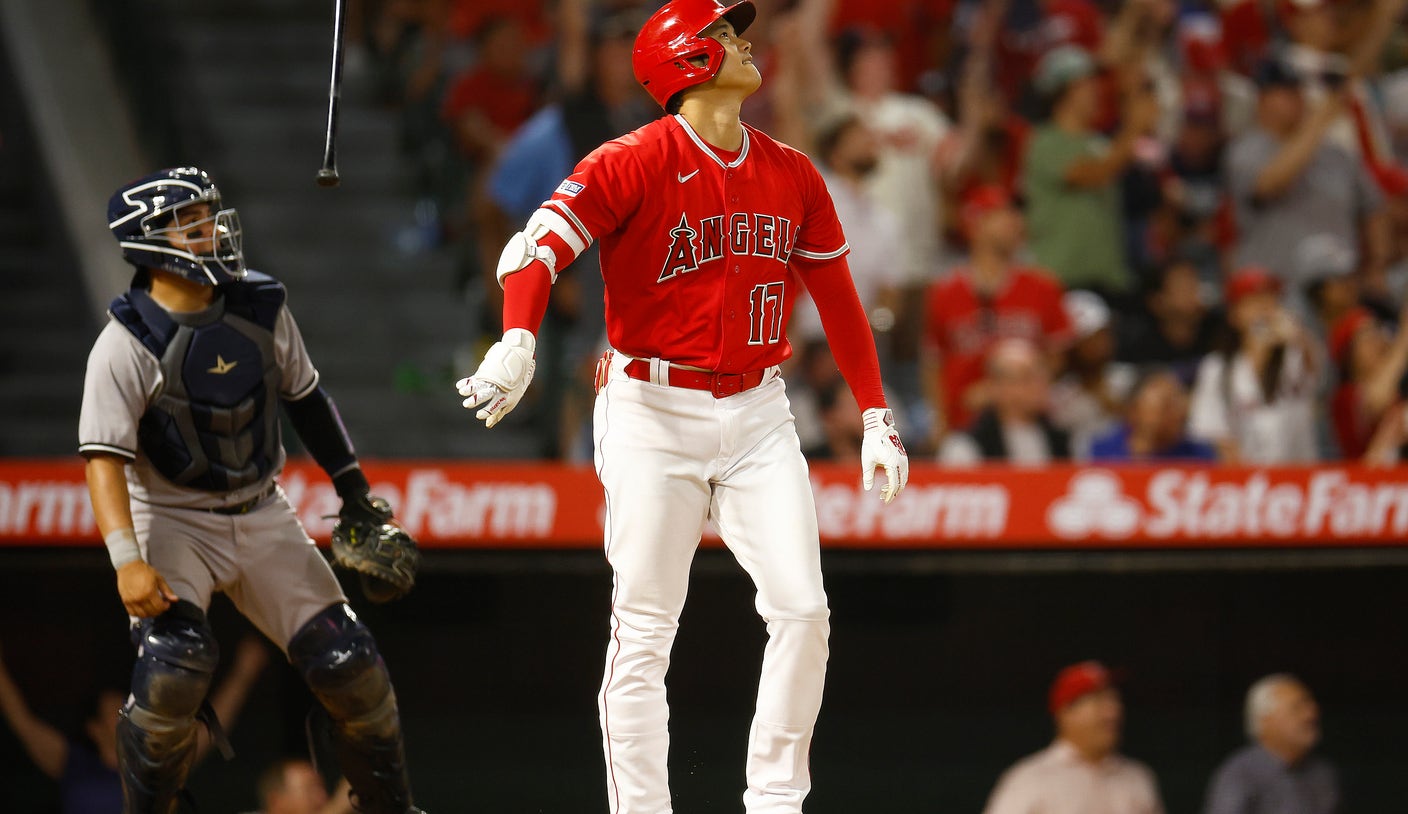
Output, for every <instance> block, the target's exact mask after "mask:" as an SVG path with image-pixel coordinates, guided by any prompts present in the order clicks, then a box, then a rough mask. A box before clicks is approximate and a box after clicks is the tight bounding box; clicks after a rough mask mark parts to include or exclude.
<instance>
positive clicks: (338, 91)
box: [318, 0, 347, 187]
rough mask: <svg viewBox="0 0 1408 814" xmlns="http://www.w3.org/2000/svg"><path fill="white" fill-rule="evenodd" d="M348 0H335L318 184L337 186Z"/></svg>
mask: <svg viewBox="0 0 1408 814" xmlns="http://www.w3.org/2000/svg"><path fill="white" fill-rule="evenodd" d="M346 14H347V0H333V18H332V80H331V81H330V82H329V83H328V132H327V140H326V141H325V142H324V144H323V167H322V169H320V170H318V186H320V187H335V186H337V185H338V182H339V181H340V180H341V179H340V178H339V177H338V175H337V108H338V102H340V101H341V99H342V22H343V18H344V17H345V16H346Z"/></svg>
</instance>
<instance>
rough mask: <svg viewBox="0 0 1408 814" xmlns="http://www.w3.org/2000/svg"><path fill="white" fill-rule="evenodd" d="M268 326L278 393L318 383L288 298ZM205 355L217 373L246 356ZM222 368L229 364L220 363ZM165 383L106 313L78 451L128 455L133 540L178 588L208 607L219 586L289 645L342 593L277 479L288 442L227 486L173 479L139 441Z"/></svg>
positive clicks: (303, 391)
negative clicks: (263, 465) (266, 466)
mask: <svg viewBox="0 0 1408 814" xmlns="http://www.w3.org/2000/svg"><path fill="white" fill-rule="evenodd" d="M223 307H224V301H223V300H217V301H216V302H215V304H213V305H212V306H211V307H210V308H209V309H207V311H206V312H202V313H201V314H197V315H179V317H180V319H182V320H185V321H192V320H196V321H198V320H201V319H204V318H207V317H210V318H218V317H219V316H220V314H219V313H216V312H218V311H220V309H222V308H223ZM273 334H274V343H273V347H274V360H275V364H276V366H277V368H278V382H279V385H278V389H279V396H280V397H281V398H283V399H287V400H292V401H296V400H298V399H301V398H303V397H305V396H306V395H308V394H309V393H311V392H313V390H314V389H316V388H317V386H318V371H317V370H316V369H315V368H314V367H313V363H312V360H311V359H309V357H308V351H307V349H306V348H305V347H304V344H303V336H302V335H301V334H300V333H299V331H298V326H297V324H296V323H295V322H294V319H293V316H292V314H290V313H289V310H288V308H287V307H281V308H280V309H279V312H278V316H277V319H276V321H275V324H274V332H273ZM205 361H207V360H202V362H201V363H202V364H204V363H205ZM208 362H209V364H210V367H209V368H208V369H207V370H205V371H204V372H205V373H207V374H213V375H229V374H230V373H233V371H234V370H235V369H237V365H238V364H239V362H233V363H232V362H231V361H230V360H226V359H224V358H223V356H222V355H221V354H219V353H216V354H212V356H211V358H210V359H209V360H208ZM222 369H223V370H225V371H226V373H224V374H221V373H219V372H218V371H221V370H222ZM167 384H168V383H167V382H166V381H165V379H164V374H163V372H162V364H161V361H160V360H159V359H158V358H157V357H156V356H155V355H154V354H153V353H152V352H151V351H150V350H149V349H148V348H147V347H146V346H144V344H143V343H142V342H141V341H140V340H139V339H138V338H137V337H136V336H134V335H133V333H132V332H131V331H129V330H128V329H127V328H126V327H124V326H123V325H122V324H120V323H119V322H118V321H117V320H116V319H113V320H110V321H109V322H108V324H107V326H106V327H105V328H104V329H103V331H102V333H101V334H100V335H99V337H98V340H97V342H96V343H95V344H94V346H93V350H92V352H91V353H90V354H89V357H88V370H87V375H86V378H85V381H84V388H83V407H82V411H81V413H80V416H79V451H80V452H84V453H93V452H106V453H112V454H116V455H120V456H123V457H125V458H127V459H128V460H129V461H130V463H129V464H128V465H127V468H126V469H127V486H128V490H129V492H130V494H131V498H132V519H133V524H134V527H135V530H136V533H137V539H138V544H139V546H140V547H141V549H142V554H143V557H144V558H145V559H146V560H147V562H149V563H150V564H151V565H152V566H153V567H154V568H156V570H157V571H158V572H159V573H160V574H161V575H162V576H163V577H164V578H165V579H166V581H167V583H168V584H169V585H170V586H171V589H172V590H173V591H175V593H176V595H177V596H179V597H181V598H182V599H186V600H189V601H191V602H193V603H195V604H197V605H199V606H200V607H201V608H208V607H209V606H210V597H211V594H212V593H213V592H215V591H223V592H224V593H226V594H227V595H228V596H229V597H230V599H231V600H232V601H233V602H234V603H235V606H236V607H237V608H238V609H239V610H240V612H241V613H243V614H244V615H245V616H246V617H247V618H248V619H249V620H250V622H252V623H253V624H254V625H255V626H256V627H258V628H259V629H260V630H261V631H262V632H263V633H264V634H265V635H267V636H268V637H269V638H270V639H271V640H272V641H274V642H275V643H277V644H278V645H279V646H280V647H287V645H288V642H289V640H290V639H291V638H292V637H293V634H294V633H295V632H296V631H297V630H298V629H299V627H300V626H301V625H302V624H303V623H304V622H306V621H307V620H308V619H310V618H312V617H313V616H314V615H315V614H317V613H318V612H319V611H321V610H323V609H324V608H326V607H328V606H329V605H333V604H337V603H340V602H346V601H347V600H346V597H345V596H344V595H343V593H342V589H341V587H340V586H339V585H338V582H337V578H336V577H335V576H334V575H333V573H332V569H331V568H329V566H328V564H327V562H326V561H325V560H324V559H323V557H322V555H321V554H319V552H318V550H317V549H316V548H315V547H314V545H313V541H312V540H311V539H309V537H308V535H307V533H306V532H305V531H304V530H303V526H302V524H300V523H299V521H298V518H297V516H296V515H295V513H294V511H293V508H292V507H291V506H290V505H289V503H288V500H287V499H286V497H285V496H284V493H283V490H282V489H279V488H277V486H275V485H274V483H273V479H274V477H275V476H276V475H277V474H278V471H279V470H280V468H281V467H282V465H283V461H284V451H283V447H282V445H281V444H280V445H278V446H277V457H276V458H275V461H274V463H273V466H272V468H271V469H270V472H269V474H268V475H267V476H266V477H263V478H260V479H258V480H256V481H255V482H253V483H249V484H247V485H244V486H241V487H239V488H237V489H234V490H232V491H228V492H223V491H208V490H204V489H197V488H192V487H188V486H182V485H178V484H176V483H173V482H172V481H171V480H170V479H168V478H167V477H166V476H164V475H162V474H161V473H160V472H159V471H157V469H156V467H155V466H154V465H153V463H152V460H151V458H150V456H149V454H148V453H149V451H148V450H147V449H145V448H144V445H143V443H142V442H141V441H140V440H139V425H140V423H141V421H142V418H143V416H144V415H145V414H146V412H147V410H148V407H149V406H150V405H151V404H153V403H154V402H155V401H156V400H157V399H158V398H159V396H160V394H161V393H162V392H163V390H164V389H165V388H166V386H167ZM271 488H272V489H273V491H272V493H269V494H267V496H266V497H265V498H264V499H263V500H261V501H259V502H258V504H257V505H256V506H255V507H253V508H252V509H250V510H249V511H248V512H246V513H242V514H220V513H217V512H214V511H211V509H215V508H220V507H230V506H238V505H240V504H244V503H246V502H248V501H250V500H253V499H255V498H257V497H259V496H260V495H265V494H266V492H268V490H270V489H271Z"/></svg>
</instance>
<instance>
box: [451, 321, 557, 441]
mask: <svg viewBox="0 0 1408 814" xmlns="http://www.w3.org/2000/svg"><path fill="white" fill-rule="evenodd" d="M536 347H537V340H536V339H534V338H533V334H531V333H529V332H528V331H525V330H524V329H522V328H510V329H508V330H507V331H505V332H504V338H503V339H501V340H499V341H498V342H495V343H494V344H493V345H491V346H490V347H489V351H488V352H487V353H485V354H484V361H483V362H480V363H479V369H478V370H476V371H474V375H473V376H470V377H469V378H467V379H460V380H459V381H458V382H456V383H455V389H457V390H458V391H459V393H460V395H461V396H465V397H466V398H465V400H464V408H465V409H466V410H474V409H478V411H479V412H477V413H475V414H474V415H475V417H476V418H478V419H480V420H481V421H483V422H484V426H486V427H492V426H494V425H495V424H497V423H499V421H501V420H502V419H503V417H504V416H506V415H508V414H509V413H510V412H512V411H513V408H514V407H517V406H518V402H519V401H520V400H521V399H522V398H523V392H524V391H525V390H527V389H528V383H529V382H531V381H533V368H534V366H535V363H534V361H533V351H534V349H535V348H536Z"/></svg>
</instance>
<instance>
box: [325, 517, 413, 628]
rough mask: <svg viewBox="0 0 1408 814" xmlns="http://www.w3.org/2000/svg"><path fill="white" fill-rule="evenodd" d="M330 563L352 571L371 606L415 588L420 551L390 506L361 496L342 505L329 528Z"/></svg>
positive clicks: (398, 597)
mask: <svg viewBox="0 0 1408 814" xmlns="http://www.w3.org/2000/svg"><path fill="white" fill-rule="evenodd" d="M332 561H333V564H334V565H336V566H338V567H339V568H346V569H347V570H349V571H356V572H357V575H358V577H359V578H360V580H361V583H362V593H363V594H365V595H366V597H367V599H369V600H371V601H373V602H390V601H391V600H393V599H400V598H401V597H403V596H405V595H406V594H407V593H409V592H410V590H411V588H413V587H415V584H416V570H417V569H419V568H420V549H418V548H416V541H415V540H413V539H411V535H409V534H407V533H406V532H405V530H404V529H402V528H401V527H400V526H399V525H397V523H396V520H395V518H394V517H392V514H391V504H390V503H387V502H386V501H385V500H383V499H382V498H379V497H375V496H373V495H363V496H362V497H360V498H358V499H357V500H355V501H347V502H344V503H343V504H342V511H341V512H339V513H338V515H337V523H335V524H334V525H333V527H332Z"/></svg>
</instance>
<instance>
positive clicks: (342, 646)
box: [288, 605, 397, 734]
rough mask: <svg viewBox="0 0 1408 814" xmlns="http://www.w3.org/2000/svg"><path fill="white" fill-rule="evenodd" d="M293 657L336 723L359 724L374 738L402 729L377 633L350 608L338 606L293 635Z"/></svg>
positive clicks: (291, 650)
mask: <svg viewBox="0 0 1408 814" xmlns="http://www.w3.org/2000/svg"><path fill="white" fill-rule="evenodd" d="M288 655H289V659H290V660H291V661H292V662H293V666H294V667H296V668H298V671H299V672H300V673H302V675H303V680H304V681H306V682H308V688H309V689H311V690H312V691H313V694H314V695H316V696H317V697H318V701H319V702H321V703H322V705H323V707H324V708H326V709H327V711H328V715H330V716H331V717H332V719H333V720H334V721H336V722H338V723H342V722H351V721H356V722H357V723H358V724H359V726H358V729H360V730H363V731H368V732H371V733H374V734H389V733H390V732H392V731H393V730H395V729H396V728H397V727H396V726H395V725H394V721H395V719H396V695H395V693H393V692H392V690H391V677H390V676H389V675H388V674H387V672H386V665H385V664H384V663H382V660H381V653H380V652H378V651H377V649H376V640H375V639H373V638H372V632H371V631H370V630H368V629H367V627H366V625H363V624H362V623H361V622H359V621H357V617H356V615H354V614H353V613H352V609H351V608H349V607H347V606H346V605H333V606H331V607H329V608H327V609H325V610H323V611H322V612H321V613H319V614H318V615H317V616H314V617H313V618H312V619H310V620H308V622H307V623H306V624H304V625H303V627H301V628H299V630H298V632H297V633H295V634H294V635H293V639H292V640H291V641H290V642H289V644H288Z"/></svg>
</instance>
